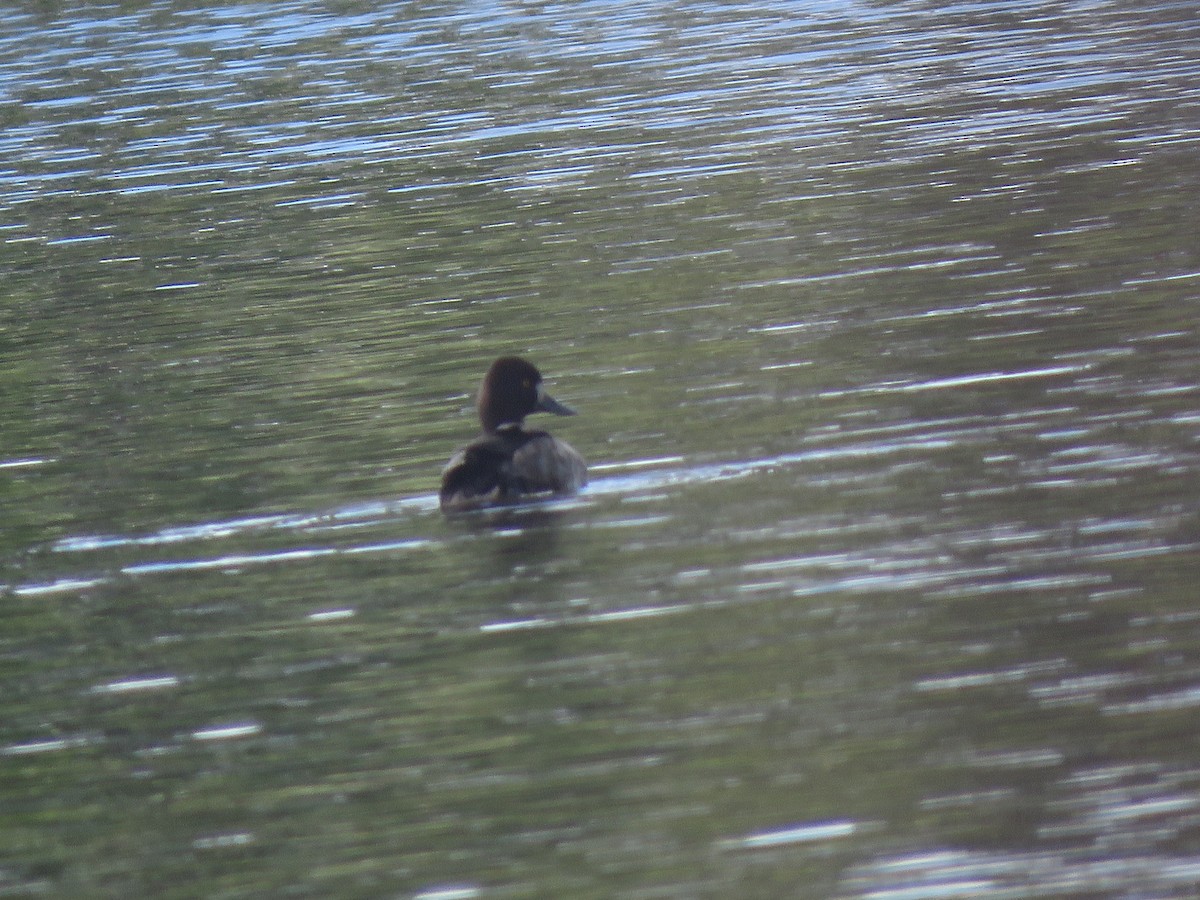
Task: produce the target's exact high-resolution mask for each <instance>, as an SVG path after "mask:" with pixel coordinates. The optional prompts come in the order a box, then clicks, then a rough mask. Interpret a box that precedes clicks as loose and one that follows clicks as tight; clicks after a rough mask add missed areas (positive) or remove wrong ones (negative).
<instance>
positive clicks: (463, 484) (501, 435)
mask: <svg viewBox="0 0 1200 900" xmlns="http://www.w3.org/2000/svg"><path fill="white" fill-rule="evenodd" d="M476 407H477V409H478V410H479V419H480V421H481V422H482V423H483V434H481V435H480V436H479V437H477V438H476V439H475V440H473V441H471V443H469V444H467V446H465V447H463V448H462V449H461V450H459V451H458V452H457V453H455V454H454V456H453V457H451V459H450V462H449V463H448V464H447V465H446V468H445V470H444V471H443V472H442V487H441V491H440V492H439V500H440V502H441V507H442V509H443V510H444V511H447V512H451V511H457V510H466V509H478V508H481V507H486V506H494V505H499V504H507V503H516V502H519V501H521V500H523V499H527V498H529V497H532V496H536V495H538V494H553V495H559V496H562V495H569V494H574V493H576V492H577V491H578V490H579V489H580V488H581V487H583V486H584V485H585V484H587V464H586V463H585V462H584V461H583V457H582V456H580V455H579V454H578V453H577V452H576V451H575V448H573V447H572V446H571V445H570V444H568V443H567V442H566V441H562V440H559V439H558V438H556V437H554V436H552V435H551V434H549V433H548V432H545V431H534V430H528V429H526V428H525V427H524V425H523V422H524V419H525V417H526V416H527V415H529V414H530V413H534V412H550V413H554V414H556V415H560V416H572V415H574V414H575V411H574V410H572V409H570V408H568V407H566V406H564V405H563V404H561V403H559V402H558V401H557V400H555V399H554V398H553V397H551V396H550V395H549V394H547V393H546V392H545V390H544V389H543V387H542V376H541V373H540V372H538V370H537V369H536V368H535V367H534V366H533V365H532V364H530V363H528V362H526V361H525V360H523V359H519V358H517V357H515V356H505V357H501V358H500V359H498V360H496V361H495V362H494V363H492V366H491V368H490V369H488V373H487V375H486V376H484V379H483V384H482V385H480V388H479V396H478V398H477V399H476Z"/></svg>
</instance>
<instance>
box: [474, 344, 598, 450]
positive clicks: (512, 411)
mask: <svg viewBox="0 0 1200 900" xmlns="http://www.w3.org/2000/svg"><path fill="white" fill-rule="evenodd" d="M475 408H476V409H477V410H478V411H479V421H480V422H482V423H483V430H484V431H486V432H488V433H489V434H490V433H491V432H494V431H495V430H496V429H497V428H499V427H500V426H501V425H510V424H511V425H520V424H521V421H522V420H523V419H524V418H525V417H526V416H527V415H529V414H530V413H535V412H548V413H554V414H555V415H556V416H573V415H575V410H573V409H571V408H570V407H569V406H565V405H563V404H562V403H559V402H558V401H557V400H555V399H554V398H553V397H551V396H550V395H549V394H547V393H546V389H545V388H544V387H543V386H542V373H541V372H539V371H538V370H537V368H536V367H535V366H534V365H533V364H532V363H530V362H527V361H526V360H523V359H521V358H520V357H518V356H502V357H500V358H499V359H498V360H496V361H495V362H494V363H492V366H491V368H490V369H488V371H487V375H485V376H484V377H483V383H482V384H481V385H480V386H479V396H478V397H476V399H475Z"/></svg>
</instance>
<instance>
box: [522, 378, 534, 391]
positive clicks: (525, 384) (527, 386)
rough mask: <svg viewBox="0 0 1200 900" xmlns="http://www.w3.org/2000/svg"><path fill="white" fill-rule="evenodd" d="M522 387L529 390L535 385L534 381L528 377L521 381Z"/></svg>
mask: <svg viewBox="0 0 1200 900" xmlns="http://www.w3.org/2000/svg"><path fill="white" fill-rule="evenodd" d="M521 387H523V388H525V390H529V389H530V388H531V387H533V382H532V381H530V380H529V379H528V378H526V379H525V380H524V381H522V382H521Z"/></svg>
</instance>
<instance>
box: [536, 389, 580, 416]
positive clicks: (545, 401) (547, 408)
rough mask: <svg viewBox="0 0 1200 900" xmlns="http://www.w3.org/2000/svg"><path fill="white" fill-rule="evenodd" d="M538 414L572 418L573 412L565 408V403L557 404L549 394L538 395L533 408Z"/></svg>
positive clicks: (567, 407) (569, 408)
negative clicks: (543, 413)
mask: <svg viewBox="0 0 1200 900" xmlns="http://www.w3.org/2000/svg"><path fill="white" fill-rule="evenodd" d="M535 409H537V410H538V411H539V412H548V413H554V414H555V415H556V416H573V415H575V410H573V409H571V407H569V406H567V405H566V404H565V403H559V402H558V401H557V400H555V399H554V398H553V397H551V396H550V395H549V394H543V393H540V394H538V402H537V406H536V407H535Z"/></svg>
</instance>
